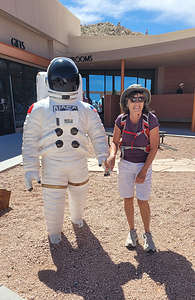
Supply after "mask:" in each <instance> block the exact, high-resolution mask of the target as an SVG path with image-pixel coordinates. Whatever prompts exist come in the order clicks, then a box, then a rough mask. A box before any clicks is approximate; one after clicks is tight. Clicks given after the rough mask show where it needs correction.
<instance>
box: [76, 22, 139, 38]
mask: <svg viewBox="0 0 195 300" xmlns="http://www.w3.org/2000/svg"><path fill="white" fill-rule="evenodd" d="M81 35H88V36H125V35H132V36H138V35H139V36H143V35H144V34H143V33H140V32H133V31H131V30H130V29H128V28H125V27H124V26H121V24H120V22H119V23H118V24H117V26H116V25H114V24H112V23H110V22H105V23H97V24H89V25H81Z"/></svg>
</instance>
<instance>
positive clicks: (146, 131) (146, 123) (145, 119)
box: [120, 113, 150, 158]
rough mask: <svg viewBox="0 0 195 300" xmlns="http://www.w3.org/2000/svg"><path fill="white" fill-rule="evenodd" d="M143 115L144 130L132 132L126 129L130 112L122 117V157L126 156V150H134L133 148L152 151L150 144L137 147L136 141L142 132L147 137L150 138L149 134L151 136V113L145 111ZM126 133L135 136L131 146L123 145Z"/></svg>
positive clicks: (147, 151)
mask: <svg viewBox="0 0 195 300" xmlns="http://www.w3.org/2000/svg"><path fill="white" fill-rule="evenodd" d="M142 116H143V120H142V130H141V131H139V132H132V131H127V130H126V123H127V117H128V114H125V115H123V116H122V117H121V127H122V129H121V132H122V137H121V142H120V150H121V157H122V158H124V155H125V150H133V149H139V150H143V151H144V152H146V153H149V151H150V144H148V145H147V146H145V147H135V146H134V143H135V140H136V138H137V137H138V136H139V135H140V134H145V136H146V137H147V139H148V140H149V136H150V130H149V121H148V118H149V113H145V114H143V115H142ZM124 134H130V135H133V136H134V139H133V141H132V142H131V145H129V146H123V141H124Z"/></svg>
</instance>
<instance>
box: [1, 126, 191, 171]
mask: <svg viewBox="0 0 195 300" xmlns="http://www.w3.org/2000/svg"><path fill="white" fill-rule="evenodd" d="M110 130H111V129H110ZM161 130H166V131H167V135H168V136H180V137H186V138H195V132H191V130H189V129H181V128H161ZM165 140H166V137H165ZM164 146H166V144H164ZM167 147H169V148H171V147H170V146H167ZM172 150H174V149H172ZM21 152H22V133H14V134H9V135H4V136H0V172H2V171H4V170H6V169H9V168H12V167H14V166H16V165H19V164H21V163H22V156H21ZM88 166H89V171H91V172H103V171H104V170H103V168H100V167H98V164H97V160H96V159H91V158H90V159H89V161H88ZM116 170H117V169H116V168H115V169H114V171H116ZM153 170H154V171H156V172H194V171H195V160H194V159H192V160H189V159H185V158H183V159H179V160H178V159H158V160H154V162H153Z"/></svg>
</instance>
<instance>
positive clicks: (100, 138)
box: [88, 109, 109, 166]
mask: <svg viewBox="0 0 195 300" xmlns="http://www.w3.org/2000/svg"><path fill="white" fill-rule="evenodd" d="M88 136H89V138H90V140H91V142H92V145H93V147H94V151H95V154H96V157H97V159H98V164H99V166H101V165H102V164H103V162H104V161H105V160H106V159H107V157H108V155H109V147H108V143H107V138H106V132H105V129H104V126H103V124H102V122H101V119H100V117H99V115H98V113H97V112H96V111H94V110H93V109H90V110H89V113H88Z"/></svg>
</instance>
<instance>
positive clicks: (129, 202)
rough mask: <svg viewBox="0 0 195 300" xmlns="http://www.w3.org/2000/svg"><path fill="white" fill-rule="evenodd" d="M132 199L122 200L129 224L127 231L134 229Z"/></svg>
mask: <svg viewBox="0 0 195 300" xmlns="http://www.w3.org/2000/svg"><path fill="white" fill-rule="evenodd" d="M133 200H134V197H131V198H124V209H125V214H126V217H127V222H128V224H129V229H130V230H132V229H134V226H135V225H134V203H133Z"/></svg>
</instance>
